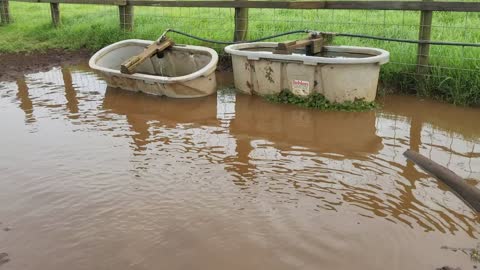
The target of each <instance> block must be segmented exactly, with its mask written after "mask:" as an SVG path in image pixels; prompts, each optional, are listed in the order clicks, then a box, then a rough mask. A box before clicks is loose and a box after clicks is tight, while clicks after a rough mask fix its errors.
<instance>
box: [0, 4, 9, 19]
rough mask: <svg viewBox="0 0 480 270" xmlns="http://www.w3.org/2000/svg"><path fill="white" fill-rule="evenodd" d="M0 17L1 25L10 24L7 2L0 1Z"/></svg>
mask: <svg viewBox="0 0 480 270" xmlns="http://www.w3.org/2000/svg"><path fill="white" fill-rule="evenodd" d="M0 17H1V22H2V24H8V23H10V10H9V8H8V0H0Z"/></svg>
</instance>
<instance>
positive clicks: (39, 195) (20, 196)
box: [0, 66, 480, 270]
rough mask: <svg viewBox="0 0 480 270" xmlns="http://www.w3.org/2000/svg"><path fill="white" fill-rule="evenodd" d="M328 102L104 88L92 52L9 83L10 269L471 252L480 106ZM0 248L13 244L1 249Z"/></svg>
mask: <svg viewBox="0 0 480 270" xmlns="http://www.w3.org/2000/svg"><path fill="white" fill-rule="evenodd" d="M382 102H383V107H382V109H380V110H378V111H376V112H363V113H344V112H320V111H315V110H306V109H302V108H297V107H293V106H287V105H279V104H272V103H268V102H265V101H263V100H262V99H261V98H258V97H254V96H245V95H239V94H235V93H234V92H232V91H229V90H224V91H220V92H219V93H218V94H217V95H213V96H209V97H206V98H199V99H191V100H177V99H168V98H159V97H152V96H147V95H143V94H137V93H130V92H125V91H122V90H118V89H111V88H108V87H107V86H106V84H105V83H104V82H103V81H102V80H101V79H100V78H98V77H97V76H96V75H94V74H93V73H92V72H91V71H90V70H88V68H86V67H84V66H76V67H63V68H54V69H52V70H50V71H47V72H41V73H35V74H28V75H25V76H24V78H19V79H18V80H17V81H6V82H0V112H1V113H0V123H1V127H2V128H1V130H2V135H1V138H2V140H1V141H0V149H1V151H0V175H2V179H1V181H0V227H2V226H3V227H8V228H11V230H8V231H0V253H2V252H7V253H8V258H9V261H8V263H5V264H3V265H1V267H2V270H3V268H5V269H66V268H69V269H158V268H161V269H252V268H257V269H259V268H261V269H318V268H319V266H322V267H321V268H324V269H435V268H436V267H441V266H444V265H450V266H454V267H457V266H460V267H462V269H471V268H472V267H473V262H472V261H470V258H469V256H468V255H467V254H465V253H462V252H452V251H451V250H446V249H441V248H440V247H441V246H450V247H459V248H473V247H475V246H476V244H477V242H478V240H477V238H478V237H479V228H480V227H479V219H478V216H477V215H476V214H475V213H474V212H472V211H471V210H470V209H469V208H468V207H466V206H465V205H464V204H463V202H462V201H460V200H459V199H458V198H457V197H456V196H455V195H454V194H452V193H451V192H450V191H448V189H447V188H446V187H445V186H444V185H443V184H441V183H439V182H438V181H437V180H435V179H434V178H432V177H430V176H428V175H427V174H426V173H424V172H423V171H422V170H420V169H419V168H417V167H415V166H414V165H413V164H411V163H410V162H407V161H406V160H405V158H404V157H403V155H402V153H403V152H404V151H405V150H407V149H414V150H417V151H419V152H420V153H422V154H424V155H426V156H427V157H430V158H432V159H433V160H435V161H437V162H439V163H441V164H443V165H445V166H447V167H448V168H450V169H452V170H453V171H455V172H456V173H458V174H459V175H461V176H462V177H464V178H466V179H468V181H469V182H470V183H471V184H473V185H477V186H478V183H477V182H476V180H474V179H479V178H480V125H479V124H478V119H480V110H478V109H470V108H458V107H454V106H451V105H446V104H441V103H435V102H430V101H420V100H418V99H416V98H413V97H403V96H390V97H387V98H385V100H383V101H382ZM5 254H6V253H5Z"/></svg>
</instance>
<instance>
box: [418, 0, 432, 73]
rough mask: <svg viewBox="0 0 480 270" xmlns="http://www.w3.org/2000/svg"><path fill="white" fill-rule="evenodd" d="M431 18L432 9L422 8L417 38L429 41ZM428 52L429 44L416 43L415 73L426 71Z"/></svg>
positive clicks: (426, 0) (427, 0) (425, 0)
mask: <svg viewBox="0 0 480 270" xmlns="http://www.w3.org/2000/svg"><path fill="white" fill-rule="evenodd" d="M423 1H424V2H429V1H432V0H423ZM432 18H433V11H425V10H422V11H421V14H420V30H419V33H418V39H419V40H425V41H430V36H431V32H432ZM429 54H430V44H421V43H420V44H418V49H417V74H418V75H420V76H421V75H425V74H427V73H428V69H429V68H428V64H429Z"/></svg>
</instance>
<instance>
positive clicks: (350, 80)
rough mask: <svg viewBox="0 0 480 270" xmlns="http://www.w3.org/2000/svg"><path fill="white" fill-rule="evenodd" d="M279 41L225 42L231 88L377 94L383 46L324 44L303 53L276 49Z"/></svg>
mask: <svg viewBox="0 0 480 270" xmlns="http://www.w3.org/2000/svg"><path fill="white" fill-rule="evenodd" d="M278 48H279V43H276V42H255V43H241V44H234V45H230V46H227V47H226V48H225V51H226V52H227V53H229V54H231V55H232V64H233V72H234V80H235V87H236V88H237V89H238V90H239V91H241V92H244V93H249V94H252V93H255V94H259V95H270V94H277V93H279V92H281V91H282V90H285V89H287V90H290V91H291V92H292V93H294V94H295V95H298V96H308V95H310V94H313V93H320V94H322V95H324V96H325V97H326V98H327V99H328V100H329V101H331V102H338V103H342V102H345V101H355V100H365V101H373V100H374V99H375V96H376V92H377V86H378V78H379V72H380V66H381V65H382V64H385V63H387V62H388V60H389V53H388V52H387V51H385V50H381V49H376V48H365V47H352V46H324V47H323V48H322V50H321V52H320V53H318V54H315V55H306V53H305V50H299V49H295V50H294V51H292V53H291V54H283V53H278Z"/></svg>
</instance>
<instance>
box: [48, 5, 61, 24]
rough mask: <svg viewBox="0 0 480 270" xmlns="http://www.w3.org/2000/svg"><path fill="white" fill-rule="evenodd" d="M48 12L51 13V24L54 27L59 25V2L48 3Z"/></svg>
mask: <svg viewBox="0 0 480 270" xmlns="http://www.w3.org/2000/svg"><path fill="white" fill-rule="evenodd" d="M50 14H52V24H53V26H54V27H58V26H60V4H59V3H50Z"/></svg>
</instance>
